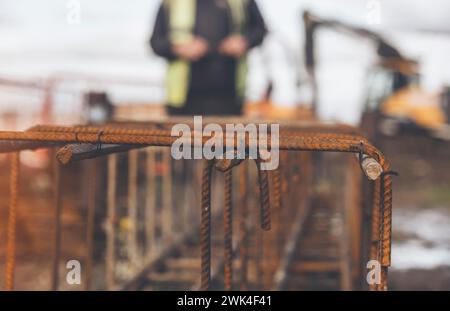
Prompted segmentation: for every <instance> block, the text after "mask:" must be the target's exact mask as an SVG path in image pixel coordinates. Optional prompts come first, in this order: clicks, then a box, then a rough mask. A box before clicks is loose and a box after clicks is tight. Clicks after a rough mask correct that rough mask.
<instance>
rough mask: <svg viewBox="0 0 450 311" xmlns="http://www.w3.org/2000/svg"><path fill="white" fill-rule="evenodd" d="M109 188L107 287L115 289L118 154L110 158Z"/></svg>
mask: <svg viewBox="0 0 450 311" xmlns="http://www.w3.org/2000/svg"><path fill="white" fill-rule="evenodd" d="M107 179H108V186H107V187H108V188H107V216H106V217H107V224H108V225H107V231H106V286H107V289H108V290H113V289H114V287H115V283H116V282H115V262H116V192H117V154H112V155H109V156H108V177H107Z"/></svg>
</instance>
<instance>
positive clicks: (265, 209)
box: [255, 159, 271, 231]
mask: <svg viewBox="0 0 450 311" xmlns="http://www.w3.org/2000/svg"><path fill="white" fill-rule="evenodd" d="M255 162H256V167H257V168H258V185H259V200H260V204H261V229H263V230H265V231H269V230H270V227H271V217H270V215H271V212H270V193H269V173H268V171H265V170H262V169H261V160H259V159H258V160H256V161H255Z"/></svg>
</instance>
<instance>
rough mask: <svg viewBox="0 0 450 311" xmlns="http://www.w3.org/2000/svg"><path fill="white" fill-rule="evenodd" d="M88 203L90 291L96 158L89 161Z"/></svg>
mask: <svg viewBox="0 0 450 311" xmlns="http://www.w3.org/2000/svg"><path fill="white" fill-rule="evenodd" d="M88 165H89V166H88V168H89V169H88V183H87V185H88V203H87V224H86V276H85V283H84V289H85V290H86V291H90V290H91V287H92V272H93V265H94V262H93V252H94V230H95V206H96V203H97V202H96V201H97V195H96V194H97V165H96V161H95V160H91V161H90V162H88Z"/></svg>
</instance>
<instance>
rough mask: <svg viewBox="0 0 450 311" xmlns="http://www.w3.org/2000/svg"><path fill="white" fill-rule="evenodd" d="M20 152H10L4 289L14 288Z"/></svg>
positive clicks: (10, 289)
mask: <svg viewBox="0 0 450 311" xmlns="http://www.w3.org/2000/svg"><path fill="white" fill-rule="evenodd" d="M19 173H20V153H19V152H15V153H12V154H11V173H10V198H9V214H8V228H7V235H6V239H7V242H6V243H7V244H6V272H5V290H6V291H12V290H13V289H14V273H15V268H16V225H17V207H18V199H19Z"/></svg>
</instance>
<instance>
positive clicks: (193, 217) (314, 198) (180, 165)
mask: <svg viewBox="0 0 450 311" xmlns="http://www.w3.org/2000/svg"><path fill="white" fill-rule="evenodd" d="M180 122H182V123H184V124H188V126H190V127H191V129H192V133H193V135H196V134H198V133H195V128H194V127H193V124H192V120H188V119H179V120H178V119H175V120H172V121H171V122H112V123H108V124H105V125H102V126H75V127H62V126H35V127H33V128H30V129H29V130H26V131H23V132H5V131H4V132H0V153H10V164H11V166H10V174H9V175H10V176H9V184H10V191H9V192H10V194H9V207H8V216H7V221H5V223H6V224H5V225H6V228H5V226H2V227H4V228H3V230H2V229H0V232H2V231H3V232H6V260H5V263H4V266H5V267H4V269H5V270H6V273H5V278H4V288H5V289H6V290H13V289H14V288H15V286H14V285H15V284H14V283H15V282H14V281H15V270H16V254H17V248H18V247H27V246H26V245H25V244H24V246H21V245H20V244H19V245H18V246H17V245H16V244H17V239H18V238H17V237H16V236H17V234H19V235H20V229H18V228H20V226H18V221H17V218H18V215H19V213H20V209H21V208H22V206H23V205H22V203H21V199H22V196H21V195H20V193H21V189H22V183H23V182H25V180H23V179H20V174H19V172H20V168H21V165H20V153H21V152H23V151H26V150H36V149H42V148H43V149H47V150H48V152H51V154H52V155H54V156H52V158H53V159H54V160H53V165H52V185H53V186H52V199H51V200H50V202H49V203H50V204H51V206H52V210H51V211H52V218H51V221H50V223H51V226H50V228H51V233H49V234H51V238H50V235H49V236H47V239H48V240H49V241H51V243H50V244H51V255H50V256H49V255H47V256H46V259H47V262H51V265H49V269H47V270H48V271H47V273H46V274H47V275H48V276H49V277H48V279H49V280H48V289H50V290H59V289H65V290H70V289H71V287H70V286H68V285H67V284H64V282H62V280H63V279H65V278H63V275H62V273H61V270H62V267H61V265H62V264H63V263H64V262H66V261H67V259H76V258H64V257H67V256H63V255H62V245H64V243H65V241H64V238H63V236H62V232H63V229H64V224H65V222H64V217H62V216H63V213H64V209H67V204H66V203H65V202H66V201H65V197H66V198H67V197H69V196H72V197H73V192H74V191H73V190H70V191H68V190H67V183H68V182H69V181H70V182H72V183H73V182H76V183H78V184H79V188H80V189H79V193H78V199H79V200H81V201H82V202H83V203H82V204H81V206H83V208H81V210H83V212H82V215H83V216H84V217H83V218H84V219H85V223H84V226H83V227H82V228H80V229H79V230H83V234H84V235H85V240H84V241H83V242H82V244H84V245H83V246H79V247H82V249H83V251H82V254H81V259H80V261H81V262H82V263H83V264H82V267H83V270H82V271H83V278H82V287H80V288H78V289H84V290H90V289H102V290H104V289H106V290H118V289H120V290H177V289H179V290H181V289H182V290H190V289H193V290H195V289H201V290H210V289H213V290H214V289H225V290H252V289H253V290H298V289H342V290H352V289H365V288H367V287H368V284H367V283H366V273H367V271H366V265H367V262H368V261H370V260H376V261H377V262H378V263H379V264H380V267H381V270H380V278H379V281H378V282H374V283H371V284H370V286H369V288H370V289H371V290H387V274H388V268H389V266H390V262H391V259H390V257H391V256H390V255H391V232H392V229H391V217H392V172H391V171H390V165H389V162H388V161H387V160H386V158H385V157H384V156H383V154H382V153H381V152H380V151H379V150H378V149H377V148H375V147H374V146H373V145H372V144H371V143H370V142H368V141H367V139H366V138H364V137H363V136H362V135H361V134H359V133H358V131H357V130H356V129H355V128H353V127H350V126H346V125H339V124H323V123H318V122H284V123H281V124H280V132H279V143H278V144H277V146H276V147H279V149H280V165H279V167H278V169H276V170H273V171H264V170H262V169H261V159H258V158H257V159H246V160H240V161H233V160H231V161H230V160H225V159H213V160H197V161H194V160H179V161H176V160H174V159H173V158H172V157H171V154H170V150H169V149H170V148H169V147H171V146H172V144H173V143H174V142H175V141H176V140H177V139H178V138H179V137H176V136H172V133H171V128H172V126H173V125H174V124H177V123H180ZM208 122H211V123H212V122H214V123H218V124H220V125H221V126H222V127H225V123H242V124H247V123H248V121H245V120H231V119H230V120H228V119H215V118H213V119H207V122H206V123H208ZM264 123H265V124H267V123H268V122H267V121H265V122H264ZM270 123H271V122H269V124H270ZM199 135H200V142H201V143H204V142H206V141H207V140H208V139H209V138H210V137H209V136H207V135H204V133H200V134H199ZM233 139H236V138H235V137H234V138H233ZM227 143H228V144H229V140H227V139H225V138H224V141H223V145H224V148H226V147H227ZM255 143H257V142H255V141H252V139H251V138H249V137H246V139H245V146H246V148H249V147H250V146H252V144H255ZM269 143H270V142H269ZM233 146H235V145H233ZM192 147H193V148H195V147H199V146H196V145H195V143H192ZM270 147H274V146H270ZM355 155H356V156H355ZM252 162H253V163H254V164H253V163H252ZM80 168H83V169H82V171H80ZM69 171H72V177H73V178H69V175H68V172H69ZM213 172H217V173H218V174H213ZM364 175H366V176H367V177H368V179H369V180H370V182H363V178H362V176H364ZM4 178H7V176H4ZM213 186H214V187H213ZM218 187H221V188H223V191H220V190H218V189H219V188H218ZM213 188H214V189H215V190H216V191H212V189H213ZM80 193H81V195H80ZM80 198H81V199H80ZM51 202H53V203H51ZM213 203H214V204H213ZM63 207H64V209H63ZM84 207H85V208H84ZM36 221H38V219H36ZM336 222H337V223H338V224H337V225H336ZM336 228H337V229H336ZM77 258H79V257H77ZM26 260H27V261H33V258H29V257H28V258H26ZM20 262H21V261H20V260H19V261H18V265H19V266H20ZM16 285H19V286H16V287H18V288H19V289H21V288H22V287H21V286H20V283H18V284H16ZM39 289H42V288H39Z"/></svg>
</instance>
